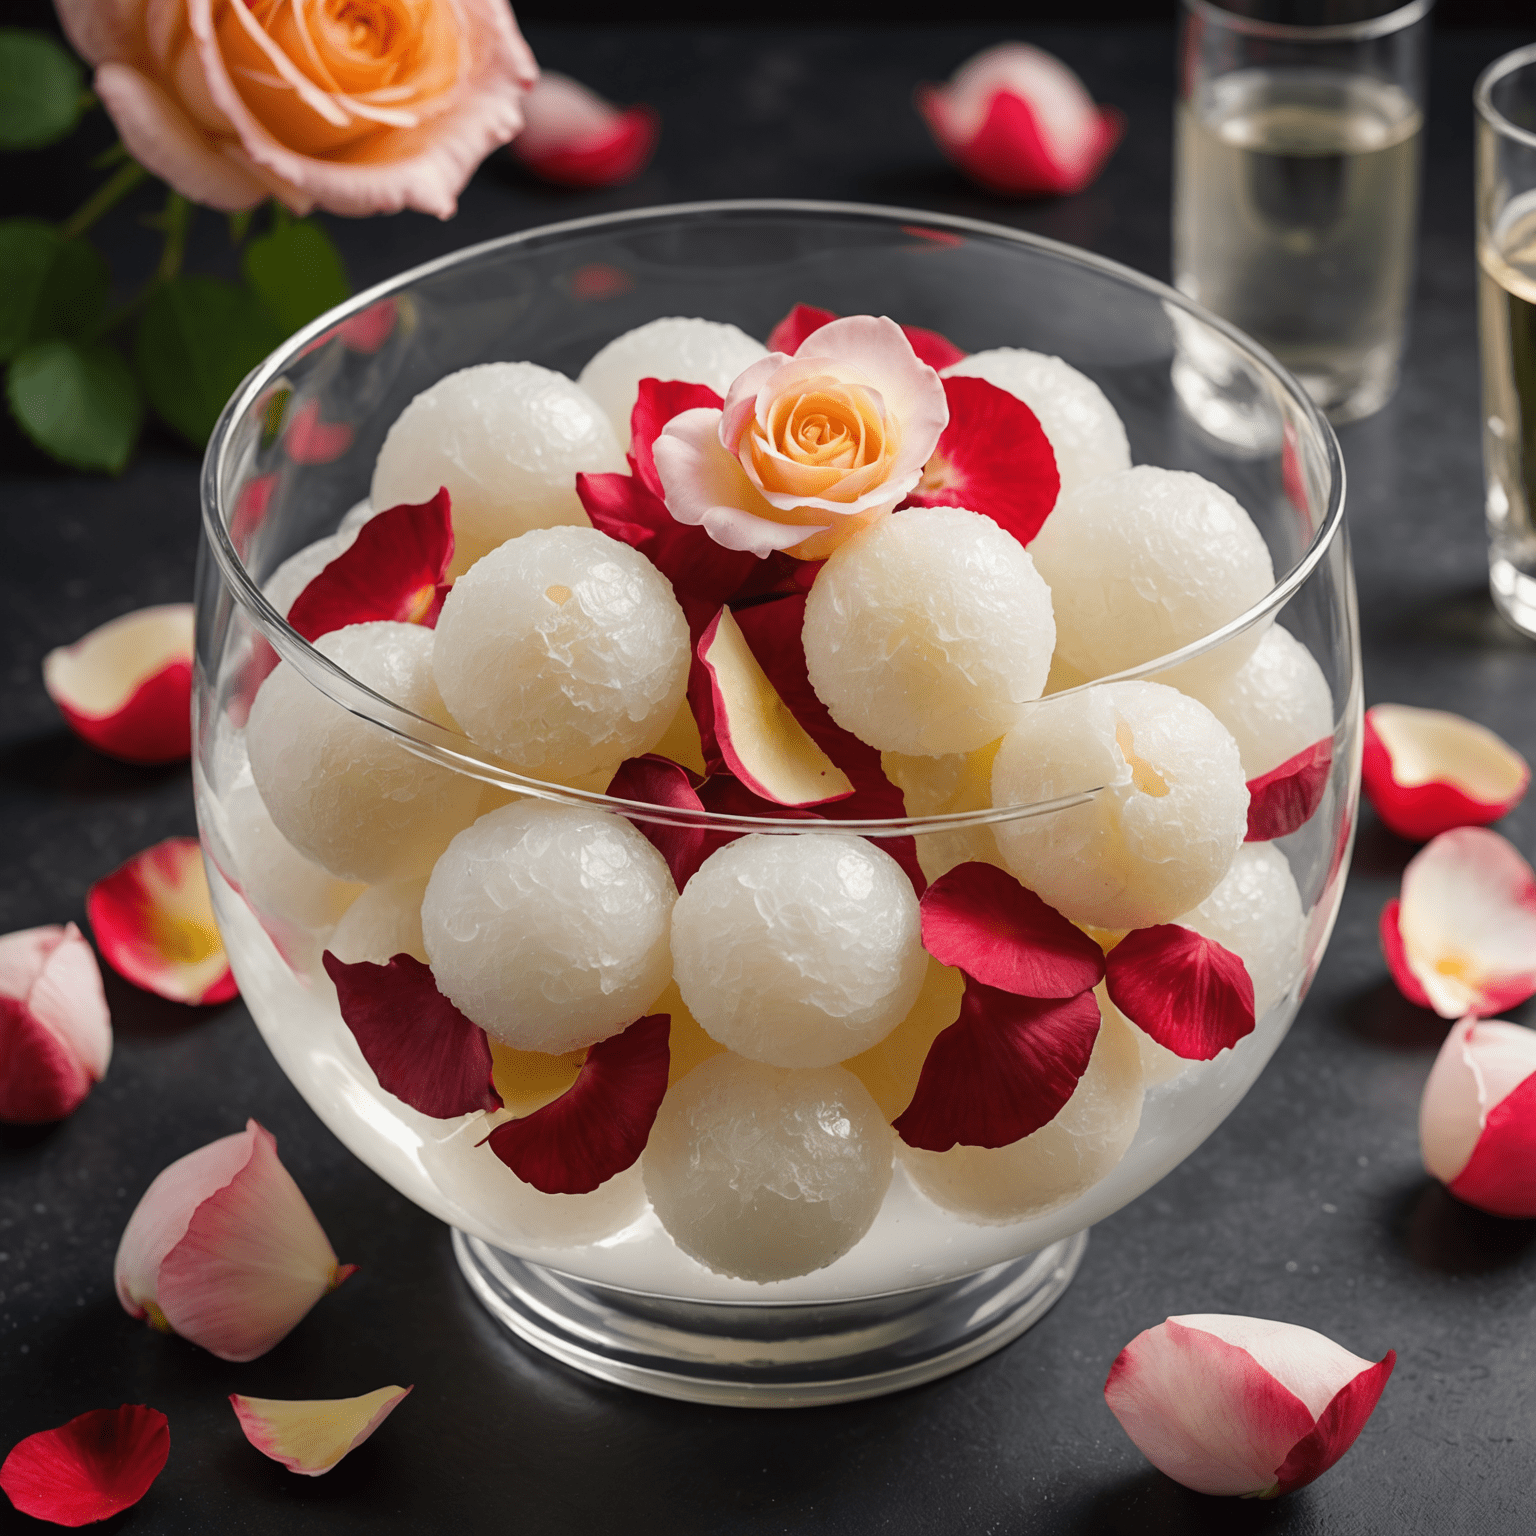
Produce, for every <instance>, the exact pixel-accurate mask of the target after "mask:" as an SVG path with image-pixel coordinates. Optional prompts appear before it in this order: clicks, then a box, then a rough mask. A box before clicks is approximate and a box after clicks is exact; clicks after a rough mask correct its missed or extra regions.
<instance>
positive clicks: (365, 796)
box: [245, 620, 481, 885]
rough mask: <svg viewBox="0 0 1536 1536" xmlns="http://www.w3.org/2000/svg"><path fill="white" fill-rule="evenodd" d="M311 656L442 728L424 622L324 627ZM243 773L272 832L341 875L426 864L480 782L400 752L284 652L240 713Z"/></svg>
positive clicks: (379, 874)
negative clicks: (246, 712) (243, 717)
mask: <svg viewBox="0 0 1536 1536" xmlns="http://www.w3.org/2000/svg"><path fill="white" fill-rule="evenodd" d="M315 649H316V650H317V651H319V652H320V654H321V655H322V656H326V657H328V658H329V659H330V660H332V661H334V662H335V663H336V664H337V666H339V667H341V668H342V670H343V671H345V672H347V673H348V674H349V675H350V676H352V677H353V678H355V679H356V680H357V681H358V682H360V683H362V684H364V685H365V686H366V687H368V688H371V689H373V691H374V692H375V693H378V694H381V695H382V696H383V697H384V698H386V699H389V700H391V701H392V702H393V703H395V704H398V705H400V706H401V707H402V708H405V709H408V710H411V711H413V712H414V713H415V714H418V715H421V716H422V717H424V718H425V719H428V720H432V721H434V722H436V723H437V724H438V725H442V726H445V727H448V728H449V729H452V727H453V721H452V720H451V719H450V718H449V715H448V711H447V710H446V709H444V708H443V701H442V700H441V699H440V698H439V697H438V692H437V687H436V685H435V684H434V683H433V681H432V631H431V630H429V629H423V628H422V627H421V626H420V625H419V624H393V623H388V622H386V621H382V620H381V621H379V622H377V623H372V624H352V625H349V626H348V627H347V628H345V629H337V630H332V631H331V633H330V634H328V635H322V636H321V637H320V639H319V640H317V641H316V642H315ZM245 734H246V741H247V743H248V745H249V748H250V754H251V775H252V777H253V778H254V779H255V780H256V788H257V789H258V790H260V791H261V798H262V800H263V801H264V802H265V804H266V807H267V810H268V811H269V812H270V813H271V816H272V820H273V821H274V822H275V823H276V825H277V829H278V831H280V832H281V833H282V834H283V836H284V837H286V838H287V839H288V841H289V842H290V843H292V844H293V845H294V847H296V848H297V849H298V850H299V851H300V852H301V853H304V854H306V855H308V857H309V858H311V859H313V860H314V861H315V862H316V863H317V864H320V865H322V866H323V867H324V868H325V869H328V870H329V871H330V872H331V873H332V874H333V875H336V876H337V877H338V878H340V879H343V880H361V881H364V882H365V883H367V884H370V885H372V884H374V883H375V882H377V881H380V880H403V879H406V878H408V877H410V876H412V875H422V874H425V873H426V872H427V871H428V870H429V869H431V867H432V864H433V861H434V860H435V859H436V858H437V856H438V854H439V853H440V852H441V851H442V848H443V845H444V844H445V843H447V841H448V839H449V838H450V837H452V836H453V834H454V833H455V832H457V831H458V830H459V829H460V828H461V827H463V826H466V825H467V824H468V823H469V821H470V820H471V819H472V818H473V816H474V813H475V810H476V808H477V807H478V805H479V802H480V789H481V786H480V784H479V782H478V781H477V780H475V779H471V778H468V777H467V776H466V775H464V774H459V773H454V772H453V770H452V769H449V768H440V767H438V766H436V765H435V764H432V763H428V762H425V761H423V760H422V759H421V758H419V757H417V756H415V755H414V754H413V753H411V752H408V751H407V750H406V749H405V748H404V747H403V746H401V745H400V744H399V742H398V741H397V740H396V739H395V737H394V736H392V735H391V734H390V733H389V732H388V731H386V730H385V729H384V728H383V727H382V726H378V725H374V724H372V723H371V722H369V721H366V720H361V719H359V718H358V717H357V716H356V715H353V714H351V713H349V712H348V711H347V710H345V709H343V708H342V707H341V705H339V704H334V703H332V702H331V700H330V699H328V698H326V697H325V695H324V694H322V693H321V692H320V691H319V690H318V689H317V688H315V687H314V686H313V685H311V684H310V683H309V682H307V681H306V680H305V679H304V678H303V677H302V676H301V675H300V674H299V673H298V672H297V671H296V670H295V669H294V668H293V667H292V666H291V665H290V664H289V663H287V662H283V663H282V664H280V665H279V666H278V668H277V670H276V671H274V672H273V673H272V675H271V676H270V677H269V678H267V679H266V681H265V682H264V683H262V685H261V688H260V690H259V691H258V692H257V694H256V698H255V701H254V702H253V703H252V705H251V714H250V719H249V721H248V722H247V724H246V733H245Z"/></svg>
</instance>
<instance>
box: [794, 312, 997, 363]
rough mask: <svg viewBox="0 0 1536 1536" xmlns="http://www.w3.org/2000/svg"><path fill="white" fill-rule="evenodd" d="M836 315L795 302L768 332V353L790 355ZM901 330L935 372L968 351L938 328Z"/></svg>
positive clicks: (918, 327) (911, 327) (919, 357)
mask: <svg viewBox="0 0 1536 1536" xmlns="http://www.w3.org/2000/svg"><path fill="white" fill-rule="evenodd" d="M836 319H837V316H836V315H835V314H833V313H832V311H831V310H830V309H817V308H816V307H815V306H814V305H811V304H796V305H795V307H794V308H793V309H792V310H790V312H789V313H788V314H787V315H785V316H784V318H783V319H782V320H780V321H779V323H778V324H777V325H776V326H774V328H773V329H772V330H771V331H769V333H768V342H767V346H768V350H769V351H770V352H782V353H784V355H785V356H786V357H792V356H793V355H794V354H795V353H796V352H797V351H798V350H799V348H800V343H801V342H802V341H804V340H805V338H806V337H807V336H809V335H810V334H811V332H812V331H819V330H820V329H821V328H822V326H824V325H828V324H830V323H831V322H832V321H833V320H836ZM901 333H902V335H903V336H905V337H906V338H907V340H908V342H910V343H911V346H912V350H913V351H914V352H915V353H916V354H917V357H918V361H919V362H924V363H927V365H928V366H929V367H930V368H932V369H933V370H934V371H935V372H936V373H942V372H943V371H944V369H946V368H952V367H953V366H954V365H955V364H956V363H958V362H961V361H963V360H964V358H965V357H966V356H968V354H967V353H965V352H962V351H961V350H960V348H959V347H957V346H956V345H955V344H954V342H952V341H951V340H950V339H949V337H947V336H941V335H940V334H939V332H937V331H930V330H927V329H925V328H924V327H923V326H921V325H904V326H902V328H901Z"/></svg>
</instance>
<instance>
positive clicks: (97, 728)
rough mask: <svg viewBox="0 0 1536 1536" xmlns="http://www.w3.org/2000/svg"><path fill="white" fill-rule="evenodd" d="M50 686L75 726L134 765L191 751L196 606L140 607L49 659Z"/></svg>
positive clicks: (89, 739) (46, 677) (163, 760)
mask: <svg viewBox="0 0 1536 1536" xmlns="http://www.w3.org/2000/svg"><path fill="white" fill-rule="evenodd" d="M43 687H44V688H46V689H47V690H48V697H49V698H51V699H52V700H53V702H54V703H55V704H57V705H58V707H59V713H60V714H62V715H63V716H64V719H65V721H66V722H67V723H68V725H69V728H70V729H71V730H72V731H73V732H74V733H75V734H76V735H77V736H79V737H80V739H81V740H82V741H85V742H88V743H89V744H90V745H91V746H93V747H95V748H96V750H97V751H98V752H105V753H106V754H107V756H108V757H116V758H121V759H122V760H123V761H124V762H127V763H174V762H179V761H180V760H181V759H182V758H184V757H186V756H187V755H188V754H189V753H190V752H191V750H192V605H191V603H167V604H165V605H163V606H162V607H158V608H140V609H139V610H138V611H137V612H135V613H125V614H124V615H123V616H122V617H121V618H120V619H112V620H111V621H110V622H108V623H106V624H103V625H101V626H100V627H99V628H97V629H93V630H92V631H91V632H90V634H88V635H86V636H84V637H83V638H82V639H79V640H77V641H75V643H74V644H73V645H65V646H60V647H59V648H58V649H57V650H53V651H49V653H48V654H47V655H46V656H45V657H44V658H43Z"/></svg>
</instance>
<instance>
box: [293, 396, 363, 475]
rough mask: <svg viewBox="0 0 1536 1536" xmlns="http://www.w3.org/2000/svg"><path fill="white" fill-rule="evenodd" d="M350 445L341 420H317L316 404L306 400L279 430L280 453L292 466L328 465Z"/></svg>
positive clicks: (350, 434)
mask: <svg viewBox="0 0 1536 1536" xmlns="http://www.w3.org/2000/svg"><path fill="white" fill-rule="evenodd" d="M351 446H352V428H351V427H350V426H348V425H347V423H346V422H344V421H321V419H320V402H319V401H318V400H306V401H305V402H304V404H303V405H301V406H300V407H299V408H298V410H296V411H295V412H294V413H293V415H292V416H290V417H289V418H288V425H287V426H286V427H284V429H283V450H284V452H286V453H287V455H288V457H289V458H290V459H292V460H293V462H294V463H295V464H331V463H334V462H335V461H336V460H337V459H339V458H340V457H341V456H342V454H344V453H345V452H346V451H347V449H349V448H350V447H351Z"/></svg>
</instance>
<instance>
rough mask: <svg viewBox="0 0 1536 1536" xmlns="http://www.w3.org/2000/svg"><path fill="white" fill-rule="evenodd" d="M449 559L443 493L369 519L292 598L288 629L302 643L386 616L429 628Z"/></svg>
mask: <svg viewBox="0 0 1536 1536" xmlns="http://www.w3.org/2000/svg"><path fill="white" fill-rule="evenodd" d="M452 559H453V521H452V514H451V510H450V506H449V499H448V492H447V491H446V490H440V491H438V493H437V495H435V496H434V497H433V498H432V499H431V501H424V502H422V503H421V504H420V505H419V506H411V505H408V504H407V505H402V506H398V507H390V508H389V509H388V510H387V511H384V512H380V513H379V514H378V516H377V517H370V518H369V519H368V521H367V522H366V523H364V524H363V525H362V527H361V528H359V529H358V530H357V537H356V538H355V539H353V541H352V542H351V544H349V545H348V546H347V548H346V549H344V550H343V551H342V552H341V553H340V554H339V555H337V557H336V558H335V559H334V560H332V561H331V563H330V564H329V565H327V566H326V568H325V569H324V570H323V571H321V572H320V574H319V575H318V576H316V577H315V579H314V580H313V581H311V582H310V583H309V585H308V586H307V587H305V588H304V590H303V591H302V592H300V593H299V595H298V596H297V597H296V598H294V600H293V604H292V606H291V607H290V608H289V609H288V624H289V627H290V628H292V629H293V630H295V631H296V632H297V633H298V634H301V635H303V637H304V638H305V639H306V640H318V639H319V638H320V636H321V635H327V634H329V633H330V632H331V631H332V630H333V629H345V628H346V626H347V625H349V624H367V623H370V622H372V621H373V620H376V619H389V620H393V621H394V622H395V623H399V624H425V625H426V626H427V628H428V629H431V628H432V627H433V626H434V625H435V624H436V623H437V615H438V613H439V612H440V611H441V609H442V606H443V599H444V598H445V597H446V596H447V595H448V587H447V584H446V582H445V580H444V578H445V576H446V575H447V571H448V565H449V562H450V561H451V560H452Z"/></svg>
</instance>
